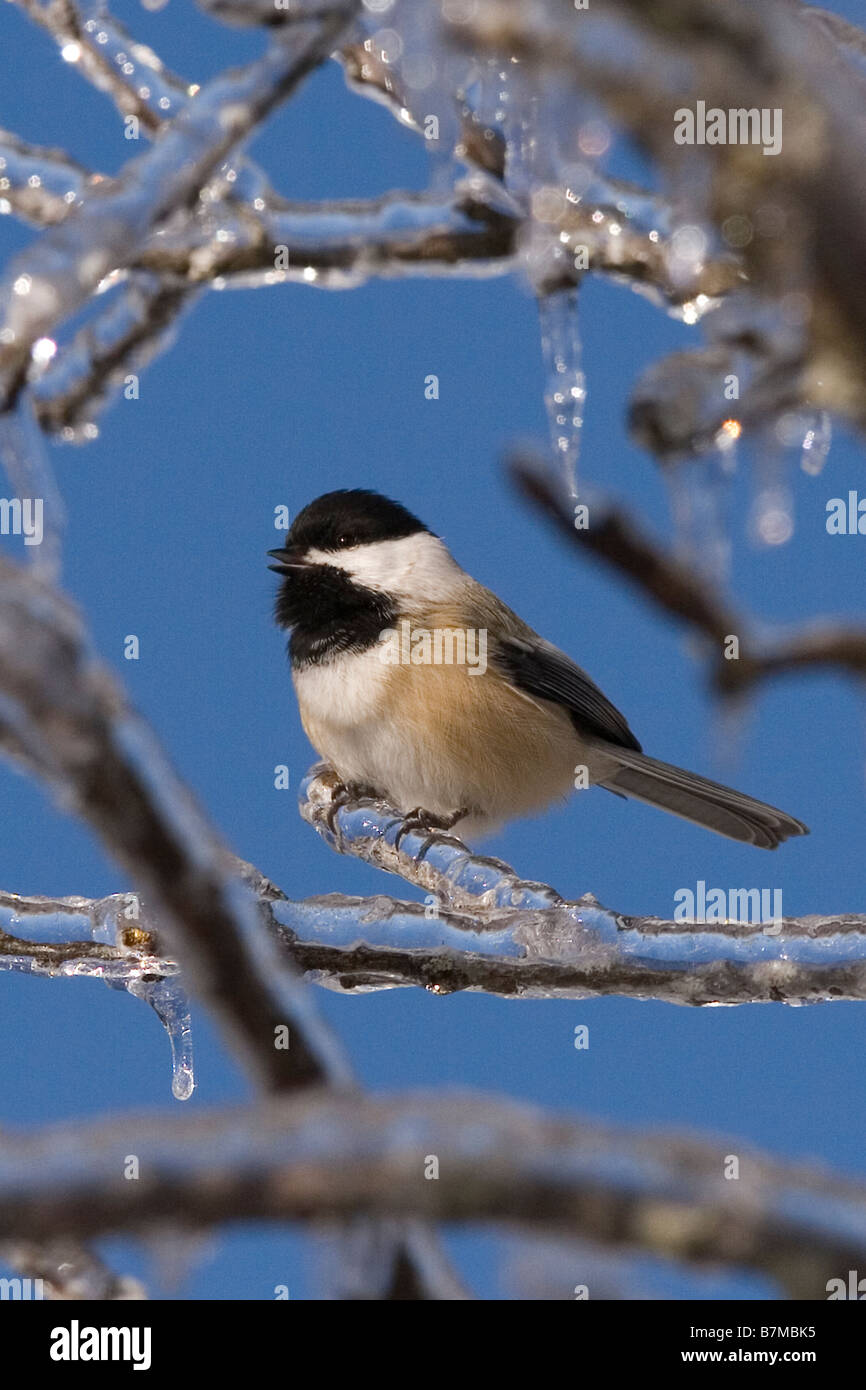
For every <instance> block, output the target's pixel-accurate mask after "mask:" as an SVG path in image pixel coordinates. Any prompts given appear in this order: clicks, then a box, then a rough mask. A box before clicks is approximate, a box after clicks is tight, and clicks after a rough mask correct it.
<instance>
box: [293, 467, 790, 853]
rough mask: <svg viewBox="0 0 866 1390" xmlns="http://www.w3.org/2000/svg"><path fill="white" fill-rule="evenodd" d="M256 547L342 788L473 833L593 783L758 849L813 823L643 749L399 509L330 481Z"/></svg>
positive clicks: (601, 700)
mask: <svg viewBox="0 0 866 1390" xmlns="http://www.w3.org/2000/svg"><path fill="white" fill-rule="evenodd" d="M268 554H269V555H270V556H271V557H272V558H273V560H274V562H275V563H274V564H273V565H271V566H269V568H270V569H272V570H274V571H275V572H276V573H277V574H279V575H280V576H281V577H282V584H281V585H280V588H279V592H278V595H277V599H276V604H275V618H276V622H277V624H278V626H279V627H281V628H284V629H288V631H289V632H290V634H291V635H290V640H289V656H290V660H291V667H292V678H293V680H294V685H295V690H296V693H297V697H298V704H299V706H300V712H301V720H302V722H303V726H304V729H305V731H306V733H307V736H308V738H309V739H310V742H311V743H312V744H313V746H314V747H315V748H316V749H317V750H318V752H319V753H320V754H321V756H322V757H323V758H324V759H325V760H326V761H327V762H328V763H329V764H330V765H331V766H332V767H333V768H334V770H335V771H336V773H337V774H338V776H339V777H340V779H341V781H342V783H343V784H344V786H345V787H347V788H350V789H354V790H357V791H363V792H364V793H366V794H368V795H377V796H381V797H383V798H385V799H386V800H387V801H389V802H390V803H391V804H392V805H394V806H395V807H396V808H397V809H398V810H400V811H401V812H403V813H404V814H406V815H407V817H409V818H410V819H411V820H412V822H413V823H416V824H418V825H420V826H424V827H426V828H427V829H434V828H441V829H450V828H451V827H452V826H455V825H457V824H458V823H459V825H460V834H461V836H462V837H464V838H465V837H473V836H477V835H481V834H485V833H489V832H490V831H491V830H493V829H495V828H496V827H497V826H499V825H501V824H502V823H503V822H505V821H508V820H511V819H513V818H515V817H518V816H524V815H529V814H532V813H533V812H538V811H540V810H542V809H543V808H544V807H546V806H549V805H550V804H551V803H552V802H554V801H556V800H557V799H561V798H564V797H565V796H566V795H567V794H568V793H569V792H570V791H571V790H572V789H573V788H574V787H575V786H576V785H577V786H581V785H598V786H601V787H605V788H606V789H607V790H608V791H611V792H615V793H617V794H619V795H620V796H625V797H633V798H635V799H636V800H638V801H644V802H648V803H649V804H650V805H651V806H658V807H660V808H661V809H662V810H664V811H670V812H672V814H673V815H675V816H681V817H682V818H683V819H684V820H688V821H692V822H694V823H695V824H697V825H702V826H705V827H706V828H707V829H708V830H714V831H716V833H717V834H719V835H726V836H728V837H729V838H730V839H732V840H742V841H745V843H746V844H751V845H757V846H759V847H760V848H761V849H776V847H777V846H778V845H780V844H781V842H782V841H783V840H785V839H787V838H788V836H790V835H807V834H808V833H809V832H808V828H807V827H806V826H805V825H804V824H803V823H802V821H799V820H795V819H794V818H793V816H789V815H786V813H785V812H784V811H779V810H776V808H775V807H773V806H768V805H767V804H766V803H764V802H762V801H756V800H755V799H754V798H753V797H751V796H746V795H744V793H742V792H737V791H733V790H732V789H731V788H729V787H724V786H721V785H720V784H719V783H718V782H710V781H708V780H707V778H705V777H699V776H698V775H697V773H694V772H686V771H685V770H684V769H683V768H679V767H674V766H672V765H671V764H669V763H662V762H658V761H657V760H656V759H655V758H650V757H647V755H646V754H645V753H643V752H642V751H641V746H640V744H639V743H638V741H637V739H636V738H635V736H634V734H633V733H632V731H631V729H630V728H629V726H628V724H627V723H626V721H625V719H624V718H623V716H622V715H621V714H620V712H619V710H617V709H615V708H614V706H613V705H612V704H611V703H610V701H609V700H608V699H607V698H606V696H605V695H603V694H602V692H601V690H599V688H598V686H597V685H595V683H594V682H593V681H592V680H591V679H590V677H589V676H588V675H587V674H586V672H585V671H583V670H581V668H580V667H579V666H577V665H575V663H574V662H573V661H571V660H570V658H569V657H567V656H566V655H565V654H564V653H563V652H561V651H559V649H558V648H557V647H554V646H553V645H552V644H551V643H550V642H546V641H545V640H544V638H543V637H540V636H539V635H538V633H536V632H534V631H533V630H532V628H531V627H529V626H527V624H526V623H524V622H523V621H522V619H520V618H519V617H518V616H517V614H516V613H513V612H512V610H511V609H510V608H509V607H508V606H507V605H506V604H504V603H503V602H502V600H501V599H500V598H498V597H497V596H496V594H494V593H493V592H492V591H491V590H490V589H485V588H484V587H483V585H481V584H479V583H477V582H476V580H474V579H473V578H472V577H471V576H470V575H469V574H467V573H466V571H465V570H463V569H461V568H460V566H459V565H458V564H457V562H456V560H454V559H453V557H452V556H451V554H450V552H449V551H448V549H447V547H446V546H445V543H444V541H443V540H442V539H441V538H440V537H439V536H436V535H434V534H433V532H431V531H430V530H429V529H428V527H426V526H425V525H424V524H423V523H422V522H421V521H419V520H418V519H417V517H415V516H413V515H412V513H411V512H409V511H407V509H406V508H405V507H404V506H402V505H401V504H400V503H399V502H393V501H391V500H390V499H389V498H387V497H383V496H381V495H380V494H379V493H376V492H370V491H367V490H364V489H351V490H341V491H337V492H327V493H325V494H324V495H323V496H321V497H317V498H316V499H315V501H313V502H310V503H309V505H308V506H306V507H304V508H303V510H302V511H301V512H299V513H298V516H297V517H296V518H295V521H294V523H293V525H292V527H291V529H290V530H289V531H288V532H287V535H286V542H285V545H284V547H283V548H281V549H279V550H271V551H269V552H268Z"/></svg>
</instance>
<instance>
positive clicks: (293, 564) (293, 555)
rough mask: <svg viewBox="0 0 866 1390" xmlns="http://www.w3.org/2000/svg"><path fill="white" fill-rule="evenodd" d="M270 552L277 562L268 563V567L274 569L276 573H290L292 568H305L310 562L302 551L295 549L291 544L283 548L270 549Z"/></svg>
mask: <svg viewBox="0 0 866 1390" xmlns="http://www.w3.org/2000/svg"><path fill="white" fill-rule="evenodd" d="M268 554H269V555H270V557H271V559H272V560H276V562H277V563H276V564H275V565H268V569H269V570H273V572H274V574H289V573H290V572H291V571H292V570H300V569H304V568H305V567H306V565H307V564H308V561H307V560H305V559H304V556H303V554H302V552H301V551H299V550H294V549H293V548H292V547H291V546H287V547H284V548H283V549H281V550H269V551H268Z"/></svg>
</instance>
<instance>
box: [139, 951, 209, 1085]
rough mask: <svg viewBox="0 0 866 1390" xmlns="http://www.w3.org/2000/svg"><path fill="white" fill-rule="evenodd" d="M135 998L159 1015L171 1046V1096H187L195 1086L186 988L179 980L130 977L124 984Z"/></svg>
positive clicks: (190, 1023) (190, 1022)
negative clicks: (134, 978)
mask: <svg viewBox="0 0 866 1390" xmlns="http://www.w3.org/2000/svg"><path fill="white" fill-rule="evenodd" d="M126 988H127V990H128V991H129V993H130V994H134V995H135V997H136V999H143V1000H144V1002H145V1003H146V1004H149V1005H150V1007H151V1008H152V1009H153V1011H154V1013H155V1014H156V1015H157V1017H158V1018H159V1020H160V1022H161V1023H162V1025H163V1027H164V1028H165V1031H166V1032H167V1033H168V1041H169V1044H170V1046H171V1091H172V1095H173V1096H174V1098H175V1100H189V1098H190V1096H191V1095H192V1093H193V1091H194V1090H195V1070H194V1065H193V1051H192V1020H191V1018H190V1012H189V1001H188V999H187V996H186V991H185V990H184V989H183V988H182V986H181V984H180V982H179V980H178V979H177V978H174V979H159V980H144V979H137V980H130V981H129V982H128V984H127V985H126Z"/></svg>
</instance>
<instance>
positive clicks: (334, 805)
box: [325, 779, 376, 854]
mask: <svg viewBox="0 0 866 1390" xmlns="http://www.w3.org/2000/svg"><path fill="white" fill-rule="evenodd" d="M375 795H376V793H375V791H374V789H373V788H372V787H367V786H364V785H363V784H362V783H361V782H344V781H342V779H340V780H339V781H336V782H334V784H333V790H332V792H331V801H330V805H329V806H328V809H327V811H326V812H325V824H326V825H327V827H328V829H329V830H330V832H331V834H332V835H333V837H334V839H335V840H336V842H337V848H338V850H339V851H340V853H341V854H342V852H343V834H342V831H341V830H340V827H339V826H338V824H337V812H338V811H340V810H341V808H342V807H343V806H348V805H349V804H350V803H351V802H353V801H362V800H364V799H369V798H371V797H375Z"/></svg>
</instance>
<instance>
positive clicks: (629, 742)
mask: <svg viewBox="0 0 866 1390" xmlns="http://www.w3.org/2000/svg"><path fill="white" fill-rule="evenodd" d="M493 662H494V665H495V666H498V668H499V669H500V670H501V671H502V673H503V675H505V676H507V678H508V680H510V681H511V682H512V683H513V684H514V685H516V686H517V687H518V689H519V690H524V691H525V692H526V693H527V695H535V696H538V698H539V699H542V700H552V701H553V702H554V703H555V704H558V705H562V706H564V708H565V709H567V710H568V712H569V714H570V715H571V720H572V723H573V724H574V727H575V728H576V730H577V732H578V733H579V734H581V735H590V736H592V737H595V738H600V739H604V740H605V741H606V742H607V743H613V744H616V745H617V746H618V747H620V748H633V749H634V750H635V751H636V752H637V753H640V752H641V751H642V750H641V746H640V744H639V743H638V741H637V739H636V738H635V736H634V734H633V733H632V731H631V729H630V728H629V727H628V724H627V723H626V721H625V719H624V718H623V716H622V715H621V714H620V712H619V710H618V709H617V708H616V707H615V706H614V705H612V704H611V702H610V700H609V699H608V698H607V696H606V695H605V694H603V692H602V691H601V690H599V688H598V686H597V685H596V684H595V682H594V681H593V680H591V679H590V677H589V676H588V675H587V674H586V672H585V671H582V670H581V668H580V667H579V666H577V665H575V663H574V662H573V661H572V660H571V658H570V657H567V656H566V655H565V653H564V652H561V651H560V650H559V648H558V647H554V646H553V644H552V643H550V642H545V641H544V640H543V638H540V637H538V638H535V639H534V640H527V639H525V638H523V637H503V638H501V639H500V640H499V641H498V642H497V644H496V649H495V652H494V654H493Z"/></svg>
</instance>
